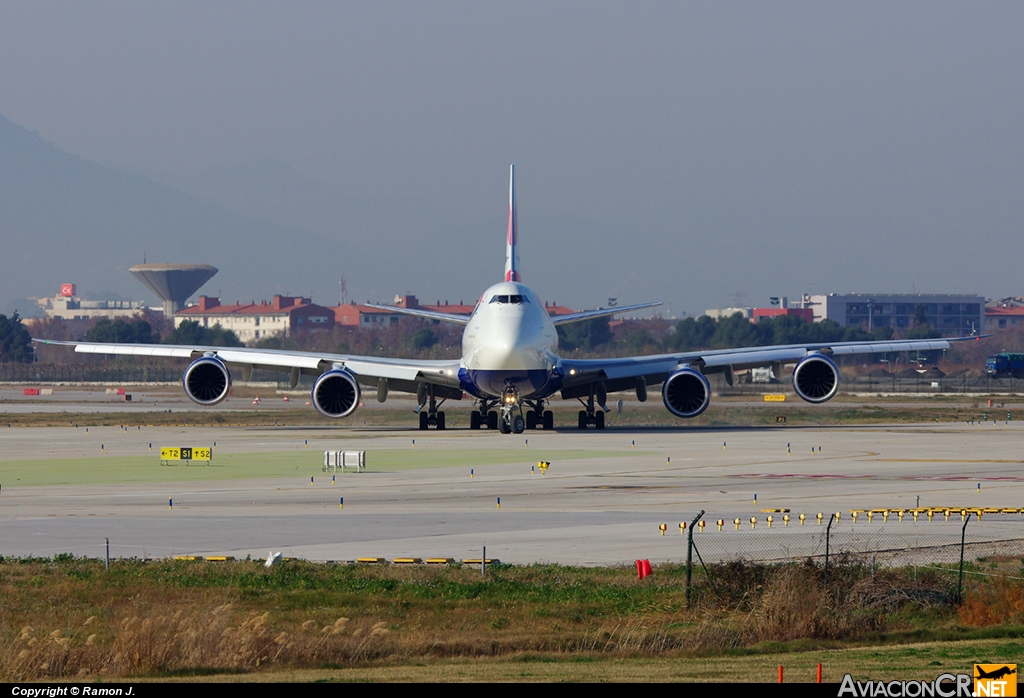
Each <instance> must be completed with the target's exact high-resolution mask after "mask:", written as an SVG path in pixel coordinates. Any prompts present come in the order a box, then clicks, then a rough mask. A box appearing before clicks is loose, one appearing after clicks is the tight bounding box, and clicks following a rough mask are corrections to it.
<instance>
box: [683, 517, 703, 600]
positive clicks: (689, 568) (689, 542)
mask: <svg viewBox="0 0 1024 698" xmlns="http://www.w3.org/2000/svg"><path fill="white" fill-rule="evenodd" d="M702 516H704V510H703V509H701V510H700V513H699V514H697V515H696V516H695V517H693V521H691V522H690V530H689V532H688V533H687V534H686V606H687V608H689V606H690V582H691V580H692V579H693V527H694V526H696V525H697V522H698V521H700V517H702Z"/></svg>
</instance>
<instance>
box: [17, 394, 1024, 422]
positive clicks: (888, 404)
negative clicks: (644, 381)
mask: <svg viewBox="0 0 1024 698" xmlns="http://www.w3.org/2000/svg"><path fill="white" fill-rule="evenodd" d="M752 400H753V402H751V401H752ZM756 400H757V396H754V397H752V398H727V399H718V398H716V399H714V400H712V403H711V406H710V407H708V409H707V411H706V412H704V414H702V415H700V416H699V417H695V418H693V419H677V418H675V417H673V416H672V415H671V414H670V413H669V412H668V411H667V410H666V409H665V407H664V405H662V404H661V401H660V400H654V399H652V400H651V401H650V402H648V403H646V404H643V405H640V404H637V403H631V404H628V405H626V406H625V407H624V409H623V411H622V414H621V415H620V414H618V413H617V411H616V410H615V409H613V410H612V411H611V412H609V413H608V415H607V424H608V428H611V429H614V428H649V427H656V428H678V429H686V428H693V427H737V426H740V427H742V426H765V425H776V424H777V422H778V418H779V417H785V425H786V426H815V425H827V426H831V425H838V424H907V423H925V422H966V421H967V420H981V419H983V418H984V417H985V415H986V414H987V418H988V420H989V421H992V420H995V419H999V420H1004V419H1005V418H1006V413H1007V410H1006V409H1002V408H999V407H992V408H988V407H985V406H984V403H983V402H982V403H980V404H979V403H978V402H977V401H976V400H975V401H973V402H972V401H970V400H966V401H959V400H958V399H956V398H945V397H942V398H934V397H920V398H918V397H914V396H908V397H904V398H889V399H883V398H878V399H876V398H859V399H846V400H841V399H836V400H833V401H831V402H829V403H827V404H825V405H808V404H807V403H804V402H801V401H799V400H796V401H793V400H790V401H789V402H785V403H771V404H768V403H766V404H759V403H757V402H756ZM469 407H470V405H469V404H466V405H465V406H464V407H459V406H451V407H450V409H448V410H447V411H446V415H447V421H448V423H449V426H451V427H452V428H456V429H462V428H468V426H469ZM79 409H80V408H78V406H77V405H75V404H68V405H67V411H66V412H60V413H42V412H35V413H7V414H4V415H0V428H4V427H6V426H8V425H10V427H11V428H18V427H28V426H51V427H52V426H69V425H79V426H80V427H86V426H119V425H125V426H129V427H135V426H140V425H141V426H147V425H148V426H181V425H186V424H188V425H198V426H309V427H331V428H338V429H340V430H344V429H346V428H351V427H363V426H369V427H397V428H404V429H412V430H415V429H416V428H417V426H418V423H419V422H418V419H419V418H418V417H417V416H416V415H415V414H413V412H412V409H411V406H410V409H408V410H406V409H390V408H389V409H381V408H367V409H361V410H358V411H357V412H356V413H355V415H353V416H352V417H350V418H348V419H342V420H332V419H327V418H326V417H322V416H320V415H319V414H317V413H316V412H315V411H314V410H313V409H312V408H306V409H296V408H288V409H280V408H273V407H262V406H261V407H259V408H253V409H252V410H251V411H250V410H244V411H241V410H240V411H232V412H224V411H218V410H217V408H216V407H213V408H210V409H207V410H199V409H197V410H195V411H189V412H142V411H137V412H130V411H126V412H113V413H100V412H80V411H78V410H79ZM578 409H579V408H578V406H575V405H570V406H564V405H561V404H556V405H555V407H554V409H553V412H554V414H555V425H556V427H557V428H560V429H574V428H575V427H576V419H577V411H578ZM1011 412H1012V410H1011ZM1022 417H1024V415H1020V414H1017V415H1012V414H1011V418H1013V419H1020V418H1022Z"/></svg>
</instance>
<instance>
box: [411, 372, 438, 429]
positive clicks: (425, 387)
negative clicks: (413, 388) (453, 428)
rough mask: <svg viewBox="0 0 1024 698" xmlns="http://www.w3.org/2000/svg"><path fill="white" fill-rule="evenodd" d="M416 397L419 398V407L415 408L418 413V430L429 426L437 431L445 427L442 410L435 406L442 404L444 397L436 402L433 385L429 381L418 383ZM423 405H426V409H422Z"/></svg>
mask: <svg viewBox="0 0 1024 698" xmlns="http://www.w3.org/2000/svg"><path fill="white" fill-rule="evenodd" d="M416 398H417V399H418V400H419V407H417V408H416V409H417V410H419V413H420V430H421V431H426V430H427V429H429V428H430V427H434V428H435V429H437V430H438V431H441V430H443V429H444V427H445V421H444V411H443V410H438V409H437V408H438V407H440V406H441V405H443V404H444V402H445V398H442V399H441V401H440V402H438V401H437V398H436V397H434V386H433V385H430V384H429V383H420V389H419V391H417V394H416ZM428 403H429V404H428ZM424 405H426V406H427V409H426V411H424V410H423V407H424Z"/></svg>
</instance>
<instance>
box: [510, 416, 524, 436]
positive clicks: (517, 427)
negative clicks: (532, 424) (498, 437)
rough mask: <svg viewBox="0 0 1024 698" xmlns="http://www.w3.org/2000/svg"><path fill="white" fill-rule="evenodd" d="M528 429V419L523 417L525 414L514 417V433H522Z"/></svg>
mask: <svg viewBox="0 0 1024 698" xmlns="http://www.w3.org/2000/svg"><path fill="white" fill-rule="evenodd" d="M524 431H526V420H525V419H523V415H521V414H517V415H516V416H515V417H513V418H512V433H513V434H522V433H523V432H524Z"/></svg>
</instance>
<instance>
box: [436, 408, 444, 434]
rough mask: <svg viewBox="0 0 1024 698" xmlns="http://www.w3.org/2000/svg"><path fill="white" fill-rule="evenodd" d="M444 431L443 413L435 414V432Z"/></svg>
mask: <svg viewBox="0 0 1024 698" xmlns="http://www.w3.org/2000/svg"><path fill="white" fill-rule="evenodd" d="M442 429H444V412H438V413H437V430H438V431H441V430H442Z"/></svg>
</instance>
